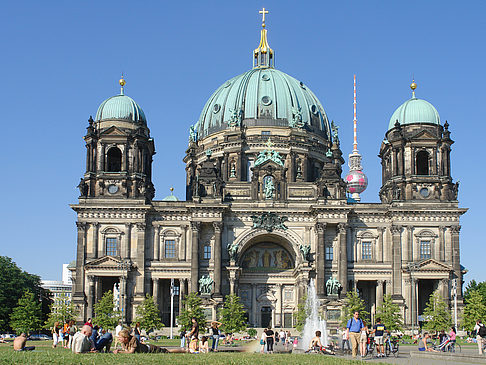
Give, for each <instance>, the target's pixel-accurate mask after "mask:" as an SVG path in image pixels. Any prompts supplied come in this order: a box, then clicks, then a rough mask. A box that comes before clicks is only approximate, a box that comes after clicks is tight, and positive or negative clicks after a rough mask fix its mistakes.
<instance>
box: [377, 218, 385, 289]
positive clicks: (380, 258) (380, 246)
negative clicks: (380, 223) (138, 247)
mask: <svg viewBox="0 0 486 365" xmlns="http://www.w3.org/2000/svg"><path fill="white" fill-rule="evenodd" d="M384 234H385V227H378V251H377V252H376V261H377V262H383V261H384V260H383V253H384V249H385V247H384V244H383V236H384ZM382 289H383V288H382Z"/></svg>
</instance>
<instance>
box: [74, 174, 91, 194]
mask: <svg viewBox="0 0 486 365" xmlns="http://www.w3.org/2000/svg"><path fill="white" fill-rule="evenodd" d="M77 188H78V189H79V195H80V196H88V190H89V186H88V184H86V183H85V182H84V180H83V178H81V181H80V182H79V185H78V186H77Z"/></svg>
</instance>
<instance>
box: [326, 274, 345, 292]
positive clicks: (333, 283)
mask: <svg viewBox="0 0 486 365" xmlns="http://www.w3.org/2000/svg"><path fill="white" fill-rule="evenodd" d="M342 287H343V286H342V285H341V283H340V282H339V281H338V280H337V279H336V278H334V277H330V278H329V279H328V280H327V282H326V293H327V295H339V291H340V290H341V288H342Z"/></svg>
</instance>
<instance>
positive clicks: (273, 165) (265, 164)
mask: <svg viewBox="0 0 486 365" xmlns="http://www.w3.org/2000/svg"><path fill="white" fill-rule="evenodd" d="M269 167H271V168H272V169H273V170H282V169H283V168H284V167H283V166H282V165H280V164H278V163H276V162H275V161H273V160H266V161H265V162H262V163H261V164H260V165H258V166H256V167H254V169H260V170H265V169H268V168H269Z"/></svg>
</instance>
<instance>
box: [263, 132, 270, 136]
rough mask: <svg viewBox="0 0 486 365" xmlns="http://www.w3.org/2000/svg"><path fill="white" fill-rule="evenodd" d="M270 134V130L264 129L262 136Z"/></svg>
mask: <svg viewBox="0 0 486 365" xmlns="http://www.w3.org/2000/svg"><path fill="white" fill-rule="evenodd" d="M269 135H270V131H262V136H269Z"/></svg>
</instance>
